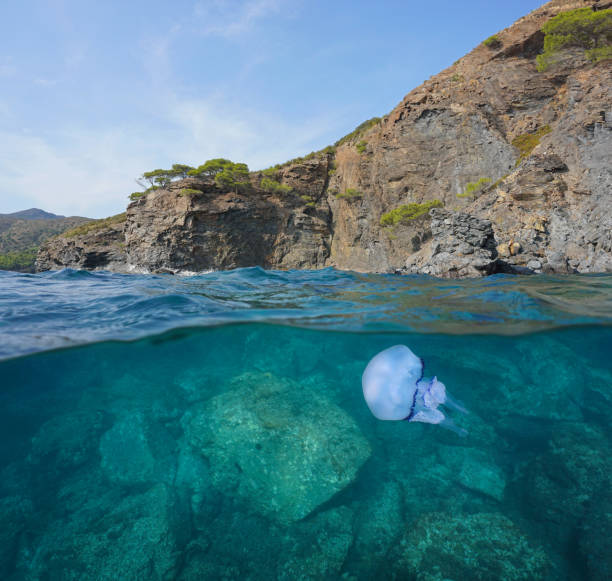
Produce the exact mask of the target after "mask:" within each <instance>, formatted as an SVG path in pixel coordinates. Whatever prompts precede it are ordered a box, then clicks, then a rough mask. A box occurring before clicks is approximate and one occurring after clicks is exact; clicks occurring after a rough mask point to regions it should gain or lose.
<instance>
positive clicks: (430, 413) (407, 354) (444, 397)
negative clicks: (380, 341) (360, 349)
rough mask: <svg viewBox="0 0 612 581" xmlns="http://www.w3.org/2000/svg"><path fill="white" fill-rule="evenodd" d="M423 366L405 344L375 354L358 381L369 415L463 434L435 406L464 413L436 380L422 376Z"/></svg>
mask: <svg viewBox="0 0 612 581" xmlns="http://www.w3.org/2000/svg"><path fill="white" fill-rule="evenodd" d="M424 367H425V365H424V363H423V360H422V359H421V358H420V357H417V356H416V355H415V354H414V353H413V352H412V351H411V350H410V349H408V347H406V346H405V345H395V346H394V347H389V349H385V350H384V351H381V352H380V353H379V354H378V355H375V356H374V357H373V358H372V359H371V361H370V362H369V363H368V366H367V367H366V369H365V371H364V372H363V377H362V380H361V383H362V386H363V396H364V397H365V400H366V403H367V404H368V407H369V408H370V411H371V412H372V414H374V416H375V417H377V418H378V419H379V420H406V421H408V422H425V423H427V424H440V425H441V426H443V427H445V428H449V429H451V430H453V431H454V432H456V433H458V434H459V435H462V436H465V435H466V434H467V431H466V430H464V429H462V428H459V427H457V426H456V425H455V424H454V423H453V421H452V420H451V419H450V418H447V417H446V416H445V415H444V414H443V413H442V412H441V411H440V410H439V409H438V406H439V405H440V404H443V405H445V406H447V407H450V408H453V409H456V410H458V411H460V412H463V413H468V411H467V410H466V409H465V407H463V405H462V404H461V402H459V401H455V400H453V399H452V398H451V397H450V396H449V395H448V393H447V392H446V388H445V386H444V384H443V383H442V382H441V381H438V379H437V378H436V377H434V378H433V379H426V378H424V377H423V369H424Z"/></svg>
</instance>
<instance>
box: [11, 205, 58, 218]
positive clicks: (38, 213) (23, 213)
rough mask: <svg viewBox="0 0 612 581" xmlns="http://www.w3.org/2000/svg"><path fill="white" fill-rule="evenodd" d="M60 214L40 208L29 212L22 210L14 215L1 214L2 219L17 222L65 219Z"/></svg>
mask: <svg viewBox="0 0 612 581" xmlns="http://www.w3.org/2000/svg"><path fill="white" fill-rule="evenodd" d="M65 217H66V216H61V215H59V214H52V213H51V212H45V211H44V210H41V209H40V208H30V209H29V210H21V211H20V212H13V213H12V214H0V218H15V219H16V220H54V219H55V218H65Z"/></svg>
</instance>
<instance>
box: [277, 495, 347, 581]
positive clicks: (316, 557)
mask: <svg viewBox="0 0 612 581" xmlns="http://www.w3.org/2000/svg"><path fill="white" fill-rule="evenodd" d="M352 520H353V514H352V512H351V510H350V509H348V508H347V507H345V506H341V507H338V508H334V509H331V510H328V511H326V512H323V513H321V514H318V515H317V516H316V517H315V518H313V519H312V520H309V521H307V522H304V523H299V524H298V526H297V527H296V529H295V533H294V536H293V539H292V541H293V543H292V546H291V548H290V549H289V551H288V553H287V557H286V558H283V557H281V559H280V563H279V566H278V570H277V577H276V579H278V581H293V580H294V579H302V580H304V581H306V580H310V579H312V580H313V581H314V580H315V579H339V578H340V572H341V569H342V565H343V564H344V560H345V559H346V555H347V553H348V550H349V547H350V546H351V543H352V542H353V531H352Z"/></svg>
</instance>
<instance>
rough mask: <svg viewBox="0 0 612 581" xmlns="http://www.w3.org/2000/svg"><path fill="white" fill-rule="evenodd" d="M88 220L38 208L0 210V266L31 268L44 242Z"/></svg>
mask: <svg viewBox="0 0 612 581" xmlns="http://www.w3.org/2000/svg"><path fill="white" fill-rule="evenodd" d="M89 221H91V218H83V217H80V216H70V217H68V218H65V217H64V216H58V215H56V214H51V213H50V212H45V211H44V210H39V209H38V208H30V209H29V210H23V211H21V212H13V213H12V214H0V270H17V271H20V272H34V261H35V259H36V253H37V252H38V247H39V246H40V245H41V244H42V243H43V242H45V241H46V240H48V239H49V238H51V237H52V236H56V235H57V234H61V233H62V232H65V231H66V230H70V229H71V228H75V227H76V226H80V225H81V224H85V223H86V222H89Z"/></svg>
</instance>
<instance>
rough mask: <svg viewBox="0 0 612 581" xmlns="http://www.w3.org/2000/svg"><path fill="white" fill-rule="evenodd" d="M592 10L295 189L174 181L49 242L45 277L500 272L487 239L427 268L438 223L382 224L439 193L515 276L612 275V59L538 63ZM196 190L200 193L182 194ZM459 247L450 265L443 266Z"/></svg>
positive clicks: (512, 30)
mask: <svg viewBox="0 0 612 581" xmlns="http://www.w3.org/2000/svg"><path fill="white" fill-rule="evenodd" d="M585 6H594V7H595V8H597V9H603V8H607V7H609V3H606V2H601V1H600V2H592V1H589V2H584V1H581V0H552V1H551V2H548V3H547V4H545V5H544V6H542V7H541V8H539V9H538V10H535V11H533V12H532V13H530V14H528V15H527V16H525V17H523V18H521V19H520V20H518V21H517V22H516V23H515V24H514V25H512V26H510V27H509V28H507V29H505V30H503V31H501V32H500V33H498V35H497V36H498V38H499V43H497V44H495V45H493V46H491V47H487V46H484V45H483V44H481V45H479V46H478V47H476V48H475V49H474V50H472V51H471V52H470V53H469V54H467V55H466V56H465V57H463V58H462V59H460V60H459V61H457V62H456V63H455V64H453V65H452V66H451V67H449V68H448V69H446V70H444V71H442V72H441V73H439V74H438V75H435V76H434V77H432V78H431V79H429V80H428V81H426V82H425V83H423V84H422V85H421V86H420V87H417V88H416V89H414V90H413V91H412V92H410V93H409V94H408V95H407V96H406V97H405V98H404V99H403V100H402V102H401V103H400V104H399V105H398V106H397V107H396V108H395V109H394V110H393V111H391V113H389V114H388V115H386V116H384V117H383V118H382V119H381V120H380V121H379V122H377V123H374V124H373V125H372V126H371V127H370V128H369V129H367V130H364V131H363V132H362V133H360V134H359V135H357V136H356V137H355V138H354V139H349V140H348V141H345V142H344V143H342V144H341V145H340V146H338V147H337V148H336V151H335V153H334V154H329V153H321V154H319V155H318V156H314V157H313V158H311V159H307V160H305V161H301V162H298V163H293V164H288V165H286V166H284V167H283V168H281V169H280V170H279V171H278V176H277V178H278V179H279V180H280V181H281V182H282V183H283V184H285V185H287V186H290V187H291V188H292V192H291V193H284V194H283V193H278V192H277V193H271V192H264V191H262V190H261V188H259V189H258V184H259V180H260V179H261V177H262V175H261V174H257V173H254V174H252V175H251V182H252V184H253V188H252V190H251V192H250V193H249V194H246V193H245V194H236V193H231V192H227V191H220V190H218V189H216V188H215V187H214V184H211V183H204V182H202V183H196V182H197V180H195V181H194V180H193V179H190V180H185V181H184V182H176V183H175V184H172V186H171V187H170V188H169V189H168V190H165V191H161V190H160V191H158V192H155V193H154V194H151V195H149V196H147V197H146V198H142V199H140V200H137V201H136V202H134V203H132V204H130V206H129V207H128V210H127V221H126V226H125V229H124V230H123V231H122V232H118V231H115V232H108V233H107V234H104V235H103V234H102V233H100V235H99V236H97V237H93V238H88V239H83V240H73V239H68V238H57V239H55V240H54V241H51V242H49V243H48V244H46V245H45V246H44V247H43V248H42V249H41V251H40V255H39V260H38V269H39V270H45V269H49V268H60V267H62V266H72V267H75V268H100V267H101V265H102V264H104V267H105V268H109V269H111V270H121V269H128V268H129V269H132V270H136V271H138V270H142V269H146V270H149V271H161V272H164V271H168V272H175V271H179V270H191V271H201V270H206V269H211V268H212V269H227V268H235V267H240V266H254V265H259V266H263V267H265V268H281V269H283V268H319V267H323V266H335V267H337V268H340V269H349V270H357V271H364V272H389V271H394V270H402V269H404V267H405V266H406V261H407V260H408V264H409V265H410V268H409V269H408V270H409V271H411V272H412V271H415V272H429V273H430V274H435V275H437V276H458V277H465V276H480V275H482V274H488V273H489V272H491V271H492V270H491V268H493V267H492V266H491V265H492V263H493V262H494V260H495V256H494V252H493V249H492V248H490V243H489V242H487V245H485V246H484V247H483V246H480V247H477V248H481V249H485V248H486V249H488V250H490V255H488V256H485V255H483V252H481V251H478V252H476V251H474V252H469V251H468V252H467V253H466V252H463V251H462V249H467V247H465V246H463V242H464V241H461V242H459V243H457V244H456V245H455V244H452V245H450V246H449V245H448V241H447V243H446V244H447V249H446V250H443V251H440V252H433V251H432V253H431V254H432V260H427V259H424V258H423V256H422V255H418V256H413V255H414V254H415V253H419V252H420V251H421V250H422V248H423V247H424V244H425V243H426V242H427V240H428V236H429V233H430V232H431V231H432V230H433V229H435V228H437V225H436V223H435V222H434V223H433V224H432V223H431V220H430V219H429V218H427V217H426V218H424V219H418V220H413V221H406V222H405V223H403V224H400V225H399V226H398V227H397V228H394V229H393V231H389V229H385V228H384V227H383V226H382V225H381V217H382V216H383V215H384V214H385V213H387V212H389V211H392V210H393V209H395V208H397V207H399V206H401V205H404V204H412V203H423V202H428V201H431V200H439V201H440V202H442V203H443V204H444V206H445V209H446V210H447V211H449V212H452V213H453V214H454V215H458V214H464V215H469V216H472V217H473V218H474V220H476V219H478V220H489V221H490V222H491V228H492V230H493V235H494V238H495V246H496V247H497V248H498V249H499V250H498V254H499V255H500V257H501V259H502V260H503V262H504V264H505V265H506V270H510V271H514V272H525V271H530V272H560V273H571V272H605V271H612V234H611V232H612V213H611V212H610V211H609V208H610V205H611V204H612V171H611V170H610V163H609V152H610V150H612V110H611V109H610V103H611V102H612V93H611V91H612V89H611V87H612V65H611V63H612V61H611V60H609V59H608V60H602V61H600V62H598V63H591V62H589V61H588V60H587V59H586V58H585V56H584V51H580V50H576V49H569V50H566V51H565V52H563V53H562V54H560V55H559V59H558V62H557V63H556V64H554V65H553V66H551V67H550V68H549V70H547V71H545V72H538V71H537V69H536V61H535V59H536V57H537V55H538V54H539V53H540V52H541V50H542V46H543V41H544V34H543V33H542V32H541V29H542V26H543V25H544V24H545V23H546V22H547V21H548V20H549V19H550V18H552V17H554V16H556V15H557V14H559V13H560V12H562V11H565V10H570V9H574V8H579V7H585ZM526 141H528V142H529V143H530V145H529V147H527V148H525V147H522V146H521V145H520V144H521V143H523V144H524V143H525V142H526ZM357 144H360V146H359V147H357ZM364 144H365V145H364ZM480 180H484V181H483V182H481V183H483V184H486V185H485V186H484V187H482V188H480V190H479V191H477V192H476V193H475V195H474V196H464V195H462V194H465V193H466V191H468V186H469V184H473V183H475V182H476V183H478V182H479V181H480ZM184 188H190V189H196V190H198V189H199V191H201V192H202V194H195V195H182V194H181V190H182V189H184ZM458 195H460V197H458ZM456 219H458V218H456ZM475 224H476V223H475V222H473V221H471V225H470V229H474V228H475ZM443 236H445V235H443ZM104 237H106V238H107V239H104ZM120 244H124V245H125V252H120V251H119V249H118V248H119V247H118V245H120ZM435 248H436V247H435V242H433V243H432V249H435ZM475 248H476V247H475ZM451 250H452V251H451ZM438 254H440V255H441V256H439V257H438V258H437V259H436V258H435V257H436V256H437V255H438ZM447 254H448V255H450V257H451V262H454V263H455V265H454V268H453V270H452V272H451V270H448V269H445V268H444V264H443V263H444V261H445V260H446V258H447V256H446V255H447Z"/></svg>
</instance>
